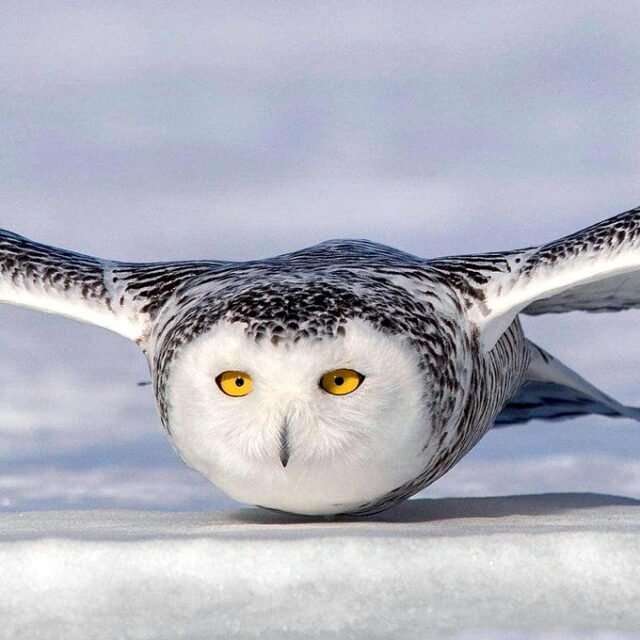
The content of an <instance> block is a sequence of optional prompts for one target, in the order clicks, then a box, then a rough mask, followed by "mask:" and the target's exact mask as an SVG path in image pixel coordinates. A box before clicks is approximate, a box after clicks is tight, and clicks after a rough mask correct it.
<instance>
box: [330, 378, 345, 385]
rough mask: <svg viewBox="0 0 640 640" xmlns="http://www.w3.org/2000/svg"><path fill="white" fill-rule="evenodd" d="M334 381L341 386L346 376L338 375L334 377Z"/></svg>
mask: <svg viewBox="0 0 640 640" xmlns="http://www.w3.org/2000/svg"><path fill="white" fill-rule="evenodd" d="M333 381H334V382H335V383H336V386H338V387H341V386H342V385H343V384H344V378H343V377H342V376H337V377H336V378H334V379H333Z"/></svg>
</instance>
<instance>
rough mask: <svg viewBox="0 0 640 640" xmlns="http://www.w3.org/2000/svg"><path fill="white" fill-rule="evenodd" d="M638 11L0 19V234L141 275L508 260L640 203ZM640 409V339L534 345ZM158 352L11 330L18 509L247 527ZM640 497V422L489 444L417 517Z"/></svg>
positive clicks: (9, 382)
mask: <svg viewBox="0 0 640 640" xmlns="http://www.w3.org/2000/svg"><path fill="white" fill-rule="evenodd" d="M639 19H640V5H639V4H638V3H637V2H636V1H635V0H634V1H630V2H625V1H618V2H615V3H603V2H589V1H587V0H571V1H569V0H567V1H566V2H562V3H559V2H544V1H541V0H536V1H535V2H527V1H517V2H513V1H504V2H501V1H496V0H493V1H487V2H482V3H477V2H462V1H451V0H449V1H446V2H445V1H443V2H434V1H426V2H425V1H424V0H420V1H413V2H412V1H407V2H403V1H393V2H391V1H389V2H374V1H367V2H356V1H348V2H345V1H340V2H338V1H335V2H333V1H329V0H327V1H325V2H322V3H312V2H295V1H293V0H288V1H278V0H270V2H257V1H256V2H242V3H231V2H197V1H194V2H158V1H155V2H145V1H139V2H135V3H130V2H124V1H123V2H119V1H115V0H109V1H105V2H99V1H89V2H74V1H71V0H60V1H59V2H55V3H52V2H34V1H31V0H20V1H17V0H16V1H12V0H4V1H3V2H2V3H1V4H0V197H1V199H2V206H1V208H0V226H2V227H4V228H8V229H11V230H13V231H16V232H18V233H21V234H23V235H26V236H28V237H31V238H33V239H36V240H40V241H42V242H45V243H49V244H53V245H57V246H63V247H66V248H71V249H74V250H77V251H82V252H86V253H90V254H95V255H99V256H103V257H108V258H113V259H124V260H141V261H142V260H169V259H179V258H220V259H229V260H242V259H246V258H255V257H265V256H270V255H274V254H277V253H280V252H284V251H290V250H294V249H297V248H301V247H302V246H305V245H312V244H315V243H317V242H319V241H322V240H326V239H329V238H335V237H365V238H369V239H371V240H376V241H379V242H382V243H385V244H390V245H393V246H396V247H399V248H401V249H404V250H407V251H410V252H412V253H416V254H419V255H423V256H436V255H443V254H455V253H466V252H480V251H490V250H498V249H510V248H516V247H520V246H527V245H532V244H538V243H541V242H544V241H547V240H550V239H554V238H556V237H560V236H562V235H565V234H567V233H569V232H572V231H575V230H577V229H579V228H581V227H584V226H587V225H589V224H591V223H593V222H595V221H598V220H601V219H603V218H606V217H609V216H610V215H613V214H616V213H618V212H620V211H623V210H625V209H629V208H631V207H634V206H636V205H638V204H640V190H639V189H638V187H639V184H638V176H639V169H640V57H639V56H638V48H639V45H640V36H639V35H638V34H639V31H638V21H639ZM525 326H526V329H527V331H528V334H529V337H530V338H532V339H533V340H534V341H536V342H538V343H539V344H541V345H542V346H544V347H545V348H547V349H548V350H549V351H551V352H552V353H553V354H555V355H556V356H558V357H559V358H561V359H562V360H564V362H565V363H566V364H568V365H570V366H572V367H573V368H575V369H576V370H577V371H579V372H580V373H581V374H582V375H584V376H585V377H587V378H588V379H590V380H591V381H592V382H594V383H595V384H597V385H598V386H600V387H601V388H602V389H603V390H605V391H606V392H608V393H610V394H612V395H614V396H615V397H617V398H618V399H621V400H622V401H624V402H627V403H632V404H640V391H639V390H638V386H639V384H640V346H639V341H638V335H639V330H640V314H638V313H637V312H627V313H624V314H612V315H606V314H605V315H587V314H581V313H574V314H568V315H563V316H557V317H543V318H537V319H526V318H525ZM147 379H148V374H147V371H146V364H145V362H144V360H143V357H142V355H141V354H140V353H139V352H138V350H137V348H136V347H135V346H134V345H133V344H130V343H128V342H127V341H126V340H124V339H122V338H120V337H118V336H115V335H111V334H109V333H107V332H104V331H102V330H100V329H97V328H93V327H89V326H84V325H81V324H77V323H74V322H72V321H69V320H65V319H62V318H56V317H48V316H44V315H39V314H37V313H34V312H30V311H26V310H22V309H17V308H11V307H7V306H3V307H0V509H3V510H21V509H64V508H84V507H97V506H99V507H136V508H160V509H163V508H165V509H209V508H215V507H219V506H228V505H231V504H233V503H232V502H231V501H230V500H229V499H227V498H225V497H224V496H222V495H221V494H220V493H219V492H218V491H217V490H216V489H215V488H213V487H212V486H211V485H210V484H209V483H208V482H206V481H204V480H202V479H201V478H200V477H199V476H197V475H196V474H195V473H194V472H192V471H190V470H189V469H187V468H186V467H185V466H184V465H183V464H182V463H181V462H180V461H179V460H178V458H177V456H176V455H175V453H174V452H173V450H172V449H171V446H170V444H169V442H168V441H167V440H166V438H165V436H164V434H163V431H162V429H161V427H160V424H159V420H158V418H157V415H156V409H155V405H154V401H153V398H152V393H151V390H150V388H149V387H138V386H137V383H138V382H139V381H144V380H147ZM564 491H597V492H601V493H615V494H620V495H627V496H634V497H637V498H640V424H634V423H632V422H629V421H625V420H608V419H605V418H589V419H578V420H572V421H568V422H564V423H548V424H543V423H535V422H534V423H530V424H528V425H526V426H517V427H513V428H510V429H501V430H496V431H494V432H491V433H490V434H488V435H487V436H486V437H485V438H484V440H483V441H482V442H481V443H480V444H479V445H478V446H477V447H476V448H475V449H474V450H473V451H472V452H471V453H470V454H469V455H468V456H467V458H465V460H464V461H463V462H461V463H460V464H459V465H458V466H457V467H456V468H455V469H454V470H453V471H451V472H450V473H449V474H448V475H447V476H445V478H443V479H442V480H441V481H439V482H437V483H436V484H434V485H433V486H432V487H430V488H429V489H427V490H426V492H425V493H424V494H423V495H429V496H445V495H461V496H462V495H464V496H472V495H492V494H493V495H506V494H515V493H534V492H564Z"/></svg>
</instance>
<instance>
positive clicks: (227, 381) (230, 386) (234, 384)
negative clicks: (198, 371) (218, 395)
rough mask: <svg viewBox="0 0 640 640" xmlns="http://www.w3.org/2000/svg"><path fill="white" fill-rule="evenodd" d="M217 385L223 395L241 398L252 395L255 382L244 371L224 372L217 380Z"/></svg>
mask: <svg viewBox="0 0 640 640" xmlns="http://www.w3.org/2000/svg"><path fill="white" fill-rule="evenodd" d="M216 384H217V385H218V386H219V387H220V391H222V393H226V394H227V395H228V396H233V397H234V398H239V397H240V396H246V395H248V394H250V393H251V389H252V388H253V380H252V379H251V376H250V375H249V374H248V373H245V372H244V371H223V372H222V373H221V374H220V375H219V376H218V377H217V378H216Z"/></svg>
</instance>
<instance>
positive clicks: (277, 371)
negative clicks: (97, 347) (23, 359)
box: [0, 208, 640, 515]
mask: <svg viewBox="0 0 640 640" xmlns="http://www.w3.org/2000/svg"><path fill="white" fill-rule="evenodd" d="M0 302H7V303H10V304H16V305H20V306H25V307H30V308H33V309H39V310H41V311H46V312H49V313H56V314H61V315H65V316H69V317H72V318H75V319H77V320H81V321H84V322H88V323H91V324H95V325H98V326H101V327H104V328H106V329H110V330H111V331H115V332H116V333H119V334H120V335H123V336H125V337H127V338H129V339H130V340H133V341H135V342H136V343H137V344H138V345H139V346H140V347H141V349H142V350H143V352H144V354H145V356H146V358H147V361H148V364H149V368H150V371H151V375H152V380H153V386H154V391H155V395H156V399H157V402H158V407H159V411H160V416H161V419H162V422H163V425H164V427H165V429H166V431H167V433H168V435H169V437H170V438H171V440H172V442H173V444H174V446H175V448H176V450H177V451H178V453H179V454H180V456H181V457H182V458H183V459H184V461H185V462H186V463H187V464H188V465H189V466H191V467H193V468H194V469H196V470H198V471H199V472H200V473H202V474H203V475H204V476H206V477H207V478H209V479H210V480H211V481H212V482H214V483H215V484H216V485H217V486H219V487H220V488H221V489H223V490H224V491H225V492H226V493H228V494H229V495H230V496H232V497H234V498H236V499H238V500H240V501H243V502H249V503H253V504H258V505H261V506H265V507H270V508H274V509H280V510H283V511H290V512H295V513H304V514H333V513H351V514H361V515H364V514H371V513H375V512H378V511H381V510H383V509H386V508H388V507H391V506H393V505H394V504H397V503H398V502H400V501H401V500H403V499H405V498H407V497H409V496H410V495H412V494H414V493H415V492H417V491H419V490H420V489H422V488H423V487H425V486H427V485H428V484H430V483H431V482H433V481H434V480H436V479H437V478H439V477H440V476H441V475H442V474H443V473H445V472H446V471H447V470H448V469H450V468H451V467H452V466H453V465H454V464H455V463H456V462H457V461H458V460H460V458H461V457H462V456H463V455H464V454H465V453H466V452H467V451H468V450H469V449H470V448H471V447H473V446H474V445H475V444H476V443H477V442H478V440H479V439H480V438H481V437H482V436H483V435H484V434H485V433H486V432H487V431H488V430H489V429H490V428H491V427H492V426H493V425H494V424H496V426H504V425H507V424H514V423H517V422H524V421H527V420H530V419H532V418H538V419H556V420H557V419H562V418H565V417H570V416H575V415H581V414H588V413H596V414H601V415H608V416H625V417H631V418H635V419H639V418H640V412H639V411H638V410H637V409H636V408H633V407H627V406H625V405H622V404H620V403H619V402H616V401H615V400H614V399H612V398H610V397H609V396H607V395H605V394H604V393H602V392H601V391H599V390H598V389H596V388H594V387H593V386H592V385H590V384H589V383H588V382H587V381H586V380H584V379H583V378H581V377H580V376H578V375H577V374H576V373H574V372H573V371H571V370H570V369H569V368H568V367H566V366H564V365H563V364H562V363H560V362H558V361H557V360H556V359H555V358H553V357H552V356H550V355H549V354H547V353H546V352H545V351H543V350H542V349H540V348H539V347H537V346H536V345H534V344H533V343H531V342H529V341H528V340H526V339H525V337H524V335H523V332H522V328H521V326H520V323H519V321H518V314H519V313H525V314H541V313H561V312H566V311H573V310H578V309H580V310H585V311H614V310H621V309H628V308H633V307H638V306H640V208H638V209H633V210H631V211H628V212H626V213H623V214H621V215H619V216H616V217H614V218H611V219H609V220H606V221H604V222H601V223H599V224H596V225H593V226H591V227H589V228H587V229H584V230H583V231H579V232H578V233H575V234H572V235H570V236H567V237H565V238H562V239H560V240H557V241H555V242H551V243H549V244H545V245H542V246H540V247H536V248H528V249H521V250H516V251H508V252H501V253H490V254H481V255H469V256H457V257H447V258H436V259H431V260H427V259H422V258H418V257H416V256H412V255H409V254H406V253H403V252H401V251H398V250H396V249H392V248H389V247H385V246H382V245H379V244H375V243H372V242H367V241H349V240H344V241H343V240H334V241H329V242H325V243H322V244H320V245H317V246H315V247H311V248H308V249H303V250H301V251H297V252H294V253H290V254H286V255H281V256H277V257H275V258H271V259H268V260H256V261H251V262H242V263H231V262H221V261H185V262H168V263H152V264H136V263H122V262H112V261H107V260H100V259H97V258H93V257H89V256H85V255H81V254H77V253H73V252H70V251H65V250H61V249H55V248H52V247H49V246H46V245H43V244H38V243H36V242H32V241H30V240H27V239H25V238H23V237H21V236H18V235H16V234H14V233H11V232H8V231H0Z"/></svg>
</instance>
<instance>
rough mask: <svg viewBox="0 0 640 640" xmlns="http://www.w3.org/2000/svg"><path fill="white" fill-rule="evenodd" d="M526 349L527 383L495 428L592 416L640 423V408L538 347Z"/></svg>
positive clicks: (499, 416)
mask: <svg viewBox="0 0 640 640" xmlns="http://www.w3.org/2000/svg"><path fill="white" fill-rule="evenodd" d="M527 349H528V351H529V368H528V370H527V373H526V381H525V384H524V385H523V386H522V388H521V389H520V390H519V391H518V392H517V393H516V394H515V395H514V396H513V397H512V398H511V399H510V400H509V402H508V403H507V405H506V406H505V407H504V408H503V409H502V411H501V412H500V414H499V415H498V417H497V418H496V421H495V426H496V427H505V426H508V425H511V424H518V423H522V422H528V421H529V420H564V419H565V418H571V417H575V416H583V415H593V414H595V415H601V416H609V417H612V418H630V419H632V420H636V421H640V409H639V408H638V407H630V406H627V405H624V404H622V403H621V402H618V401H617V400H615V399H614V398H612V397H611V396H608V395H607V394H606V393H604V392H602V391H601V390H600V389H598V388H597V387H595V386H594V385H593V384H591V383H590V382H588V381H587V380H585V379H584V378H583V377H582V376H580V375H579V374H577V373H576V372H575V371H573V370H572V369H570V368H569V367H568V366H567V365H565V364H563V363H562V362H560V361H559V360H558V359H557V358H554V357H553V356H552V355H551V354H549V353H547V352H546V351H544V349H541V348H540V347H539V346H538V345H536V344H534V343H532V342H530V341H527Z"/></svg>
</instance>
